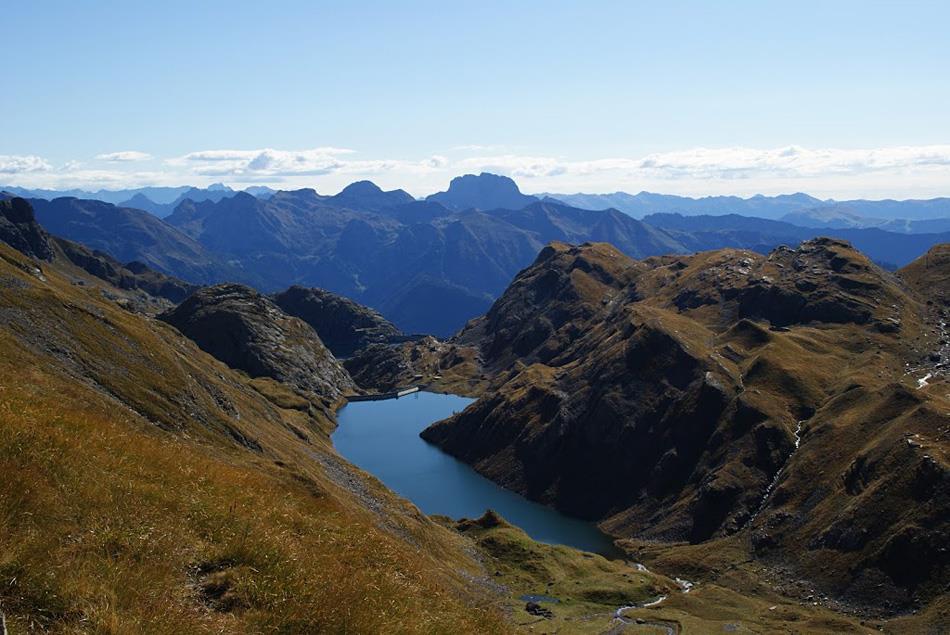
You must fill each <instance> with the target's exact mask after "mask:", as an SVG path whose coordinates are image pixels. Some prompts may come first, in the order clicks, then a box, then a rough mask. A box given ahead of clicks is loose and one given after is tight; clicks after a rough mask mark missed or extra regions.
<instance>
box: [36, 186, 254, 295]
mask: <svg viewBox="0 0 950 635" xmlns="http://www.w3.org/2000/svg"><path fill="white" fill-rule="evenodd" d="M31 203H32V205H33V207H34V210H35V212H36V218H37V220H38V221H39V222H40V224H42V225H43V227H44V228H46V229H47V230H48V231H49V232H50V233H52V234H54V235H56V236H61V237H63V238H67V239H69V240H72V241H75V242H78V243H81V244H83V245H85V246H86V247H89V248H90V249H95V250H98V251H102V252H105V253H107V254H109V255H110V256H112V257H113V258H115V259H116V260H118V261H120V262H129V261H133V260H135V261H139V262H142V263H144V264H146V265H148V266H149V267H151V268H153V269H156V270H158V271H161V272H163V273H166V274H168V275H173V276H176V277H179V278H182V279H184V280H188V281H189V282H194V283H197V284H207V283H212V282H216V281H219V280H221V279H231V280H239V281H240V280H245V279H246V278H245V277H244V275H243V274H242V273H241V272H240V271H238V270H236V269H234V268H233V267H231V266H228V265H227V264H225V263H223V262H222V261H221V260H220V259H219V258H218V257H217V256H216V255H214V254H212V253H210V252H209V251H208V250H207V249H206V248H205V247H203V246H202V245H200V244H199V243H197V242H196V241H194V240H193V239H191V238H189V237H188V236H186V235H184V234H183V233H182V232H180V231H178V230H177V229H175V228H174V227H171V226H169V225H168V224H166V223H164V222H163V221H162V220H160V219H158V218H156V217H155V216H153V215H151V214H149V213H148V212H144V211H142V210H137V209H131V208H125V207H116V206H115V205H112V204H110V203H103V202H102V201H92V200H82V199H75V198H58V199H54V200H52V201H46V200H43V199H32V201H31Z"/></svg>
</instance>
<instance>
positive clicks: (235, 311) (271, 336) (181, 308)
mask: <svg viewBox="0 0 950 635" xmlns="http://www.w3.org/2000/svg"><path fill="white" fill-rule="evenodd" d="M159 317H160V319H162V320H164V321H166V322H168V323H169V324H171V325H172V326H174V327H175V328H177V329H178V330H179V331H181V332H182V334H184V335H185V336H187V337H189V338H190V339H192V340H194V341H195V343H196V344H198V346H199V347H201V349H202V350H204V351H205V352H207V353H210V354H211V355H213V356H214V357H217V358H218V359H219V360H221V361H222V362H224V363H225V364H227V365H228V366H230V367H232V368H237V369H240V370H243V371H245V372H246V373H247V374H248V375H250V376H251V377H270V378H272V379H276V380H277V381H280V382H283V383H286V384H290V385H292V386H294V387H296V388H298V389H299V390H302V391H304V392H310V393H315V394H316V395H318V396H320V397H323V398H325V399H326V400H328V401H330V402H332V401H335V400H336V399H338V398H339V397H340V396H341V395H343V394H344V393H347V392H350V391H352V390H353V389H354V388H355V386H354V384H353V380H352V379H350V376H349V374H348V373H347V372H346V371H345V370H344V369H343V367H342V366H340V364H339V362H337V360H336V358H334V357H333V354H332V353H331V352H330V351H329V350H328V349H327V348H326V346H324V345H323V342H321V341H320V338H319V337H318V336H317V333H316V332H315V331H314V330H313V329H312V328H311V327H310V326H309V325H307V324H306V323H305V322H303V321H302V320H300V319H299V318H295V317H291V316H289V315H287V314H286V313H284V312H283V311H281V310H280V308H278V307H277V306H276V305H275V304H274V303H273V302H272V301H271V300H269V299H268V298H266V297H264V296H263V295H261V294H259V293H258V292H256V291H254V290H253V289H251V288H250V287H245V286H243V285H237V284H222V285H216V286H213V287H205V288H203V289H200V290H199V291H197V292H196V293H194V294H193V295H191V296H190V297H189V298H188V299H186V300H185V301H184V302H182V303H181V304H180V305H178V306H177V307H176V308H175V309H173V310H171V311H168V312H166V313H164V314H162V315H161V316H159Z"/></svg>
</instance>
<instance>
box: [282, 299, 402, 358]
mask: <svg viewBox="0 0 950 635" xmlns="http://www.w3.org/2000/svg"><path fill="white" fill-rule="evenodd" d="M271 297H272V299H273V300H274V302H275V303H276V304H277V306H279V307H280V308H281V309H283V310H284V313H287V314H288V315H293V316H295V317H299V318H300V319H301V320H303V321H304V322H306V323H307V324H309V325H310V326H312V327H313V330H315V331H316V332H317V335H319V336H320V340H321V341H322V342H323V343H324V344H325V345H326V346H327V348H329V349H330V350H331V351H332V352H333V354H334V355H335V356H337V357H349V356H350V355H352V354H353V353H354V352H356V351H358V350H360V349H361V348H365V347H366V346H369V345H370V344H388V343H390V342H394V341H397V340H399V339H401V338H403V337H404V336H403V334H402V332H401V331H400V330H399V329H397V328H396V327H395V326H393V324H392V323H391V322H389V321H388V320H387V319H386V318H384V317H383V316H382V315H380V314H379V313H378V312H376V311H374V310H373V309H370V308H367V307H365V306H363V305H361V304H358V303H356V302H353V301H352V300H350V299H348V298H344V297H343V296H340V295H337V294H335V293H330V292H329V291H325V290H324V289H314V288H305V287H300V286H293V287H290V288H289V289H287V290H286V291H281V292H280V293H275V294H274V295H273V296H271Z"/></svg>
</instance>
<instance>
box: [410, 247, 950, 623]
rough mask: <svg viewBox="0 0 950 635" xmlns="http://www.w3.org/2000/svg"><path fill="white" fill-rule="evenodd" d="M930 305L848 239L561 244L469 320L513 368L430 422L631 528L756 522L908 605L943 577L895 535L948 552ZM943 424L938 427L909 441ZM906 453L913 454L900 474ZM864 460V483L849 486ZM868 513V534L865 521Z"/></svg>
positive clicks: (465, 335)
mask: <svg viewBox="0 0 950 635" xmlns="http://www.w3.org/2000/svg"><path fill="white" fill-rule="evenodd" d="M924 307H925V303H924V302H923V299H922V298H921V297H920V296H919V295H918V294H917V293H916V292H915V291H914V290H913V289H910V288H908V287H906V286H905V285H904V284H902V283H901V281H900V280H899V279H898V278H897V277H896V276H893V275H891V274H888V273H886V272H884V271H882V270H880V269H879V268H877V267H876V266H874V265H873V264H872V263H871V262H870V261H868V260H867V258H865V257H864V256H863V255H861V254H860V253H858V252H857V251H855V250H853V249H852V248H851V247H850V245H848V244H847V243H843V242H841V241H836V240H829V239H817V240H814V241H808V242H806V243H803V244H802V245H801V246H800V247H799V248H798V249H788V248H780V249H777V250H775V251H773V252H772V253H771V254H769V255H768V256H761V255H757V254H754V253H751V252H745V251H736V250H723V251H718V252H706V253H700V254H696V255H694V256H675V257H662V258H653V259H648V260H645V261H639V262H638V261H633V260H630V259H628V258H626V257H624V256H622V255H621V254H619V253H617V252H615V251H614V250H612V249H611V248H609V247H608V246H605V245H582V246H580V247H567V246H564V245H552V246H550V247H548V248H547V249H546V250H545V251H544V252H542V253H541V255H540V256H539V257H538V259H537V261H536V262H535V263H534V265H532V266H531V267H529V268H528V269H526V270H525V271H523V272H522V273H521V274H519V276H518V278H517V279H516V280H515V281H514V282H513V283H512V285H511V287H510V288H509V289H508V291H506V293H505V294H504V295H503V296H502V297H501V298H499V300H498V301H497V302H496V303H495V305H494V306H493V307H492V310H491V311H490V312H489V313H488V315H487V316H486V317H485V318H483V319H480V320H477V321H475V322H473V323H472V324H470V325H469V327H468V328H467V329H466V330H465V331H463V332H462V333H461V334H460V335H459V336H458V338H457V339H458V341H460V342H466V343H468V344H470V345H475V346H478V347H480V350H481V352H482V355H483V358H484V363H485V364H486V366H488V367H489V368H491V369H492V370H493V371H494V372H495V373H496V376H497V377H499V379H498V381H497V383H496V385H495V386H493V389H492V390H490V391H489V392H488V393H487V394H486V395H485V396H484V397H483V398H481V399H480V400H479V401H477V402H475V403H474V404H472V405H471V406H470V407H469V408H467V409H466V410H465V411H464V412H462V413H460V414H459V415H457V416H455V417H453V418H451V419H448V420H446V421H443V422H440V423H437V424H435V425H433V426H431V427H430V428H428V429H427V430H426V431H424V432H423V437H424V438H425V439H427V440H429V441H430V442H433V443H436V444H437V445H439V446H440V447H442V448H443V449H445V450H447V451H448V452H450V453H452V454H454V455H456V456H458V457H460V458H462V459H463V460H465V461H467V462H469V463H471V464H472V465H474V466H475V467H476V468H477V469H478V470H479V471H481V472H482V473H483V474H485V475H487V476H489V477H490V478H492V479H494V480H495V481H497V482H499V483H501V484H503V485H505V486H507V487H509V488H511V489H514V490H516V491H519V492H522V493H524V494H526V495H528V496H530V497H532V498H534V499H537V500H540V501H543V502H545V503H548V504H551V505H553V506H556V507H558V508H560V509H563V510H565V511H568V512H571V513H573V514H577V515H580V516H583V517H587V518H591V519H596V520H599V521H601V523H602V525H603V526H604V527H605V528H607V529H609V530H610V531H612V532H614V533H616V534H618V535H622V536H631V537H632V536H636V537H639V538H646V539H660V540H671V541H682V540H686V541H689V542H691V543H700V542H704V541H707V540H711V539H715V538H717V537H722V536H728V535H732V534H735V533H736V532H739V531H740V530H748V531H750V532H751V534H752V536H753V543H754V545H755V549H756V550H757V551H756V553H757V554H759V555H760V556H761V557H763V558H776V559H778V560H785V561H791V562H795V563H800V564H801V566H802V568H803V570H804V571H805V574H806V575H808V576H809V577H811V578H812V579H814V580H817V583H819V584H822V583H823V584H826V585H827V586H828V588H833V589H836V590H837V592H839V593H841V594H843V595H848V594H850V595H851V596H853V597H854V598H856V599H858V600H861V599H863V600H865V601H870V599H871V598H872V597H873V592H872V586H873V585H876V584H882V585H883V586H880V587H877V589H878V591H881V589H883V588H885V587H886V589H887V592H888V593H889V595H888V600H889V601H890V602H891V607H892V608H896V607H898V606H901V605H903V606H906V605H907V603H908V602H910V601H911V598H912V597H914V596H915V594H920V595H919V597H923V596H926V595H927V593H928V591H927V589H933V588H934V583H938V582H939V581H940V580H942V579H944V578H945V576H946V572H945V568H943V565H942V564H934V565H931V566H929V567H911V569H912V570H913V571H914V572H915V573H913V574H911V573H910V572H909V571H905V569H906V568H907V567H906V566H905V565H901V564H899V563H900V562H901V556H898V555H897V554H906V553H909V552H911V551H913V552H914V553H915V557H916V558H925V559H927V560H928V562H934V563H939V562H943V560H942V558H944V556H943V555H942V552H941V551H940V549H939V548H938V547H937V543H936V541H935V537H934V535H933V533H932V532H933V531H934V530H932V529H930V528H931V527H934V526H938V527H941V529H939V530H938V531H945V530H946V529H947V526H946V525H947V523H946V518H947V516H946V512H947V502H946V501H947V496H946V492H945V491H943V490H941V489H940V488H945V483H946V482H947V478H948V470H947V465H948V463H947V460H946V455H945V450H946V438H945V435H946V432H945V431H944V432H943V433H942V434H943V435H944V438H943V439H942V441H937V440H936V437H934V434H935V432H934V428H937V429H940V425H941V424H940V423H938V421H942V423H943V426H944V427H945V426H946V416H945V414H941V413H946V412H947V410H946V407H947V405H948V403H947V400H946V396H945V395H943V394H942V391H939V390H935V389H934V390H922V391H917V390H915V383H916V382H915V381H914V378H915V377H914V376H910V377H908V376H906V375H905V373H906V371H907V368H908V366H907V365H908V364H910V365H911V366H912V367H913V368H914V369H915V370H914V372H918V371H917V370H916V369H917V368H918V367H917V366H914V364H917V363H920V362H921V360H928V359H930V358H929V357H928V356H927V347H928V346H931V345H932V342H930V340H932V339H933V338H934V329H935V327H934V326H933V325H932V324H931V323H930V320H931V317H930V316H929V314H928V313H927V311H925V310H924ZM519 360H520V361H519ZM931 366H933V364H931ZM924 370H925V369H923V368H921V369H920V371H919V372H920V374H923V372H924ZM872 412H880V413H886V414H879V415H877V416H876V417H871V413H872ZM875 421H876V423H874V422H875ZM924 431H928V432H927V433H926V434H927V437H926V438H927V439H930V443H929V444H928V443H927V442H924V441H921V442H920V444H919V445H918V446H913V445H909V444H908V442H906V441H905V438H908V439H911V440H912V441H913V439H914V438H915V437H914V436H913V435H917V434H919V435H923V434H924V433H925V432H924ZM937 436H938V437H939V436H940V435H939V434H938V435H937ZM915 442H916V441H915ZM923 448H926V449H923ZM938 450H939V451H938ZM872 456H873V457H875V458H874V459H871V458H870V457H872ZM862 457H864V458H862ZM872 464H873V465H874V468H873V469H872V468H869V467H867V466H869V465H872ZM901 465H903V466H904V469H905V470H909V474H910V475H907V474H905V475H904V476H903V477H902V478H899V479H894V478H890V479H888V477H887V476H886V475H887V473H888V471H887V470H888V469H898V466H901ZM849 474H850V475H851V476H849ZM914 475H917V476H914ZM865 478H867V479H870V482H871V483H873V485H870V486H868V485H867V483H866V482H865V481H864V480H863V479H865ZM855 479H857V482H859V483H861V485H860V488H865V487H867V489H861V491H862V492H864V493H854V494H852V493H849V487H848V486H847V485H846V483H847V482H849V481H855ZM856 487H859V486H851V487H850V490H851V491H853V492H857V490H856V489H855V488H856ZM941 492H943V493H941ZM915 496H916V497H917V498H916V499H915V498H914V497H915ZM907 500H926V501H928V503H927V504H926V505H921V506H915V507H914V508H913V509H908V508H907V506H906V504H905V503H906V501H907ZM940 514H944V517H943V520H940ZM862 519H863V521H862ZM871 519H875V520H874V522H871ZM857 525H860V526H861V527H862V529H861V530H858V531H859V534H860V538H856V537H854V536H852V535H851V534H850V533H849V532H850V531H851V530H846V528H847V527H852V526H857ZM830 527H831V528H833V527H838V530H837V531H835V530H831V531H830V533H828V531H827V530H828V528H830ZM911 545H912V546H913V547H911ZM783 550H784V551H783ZM792 554H794V555H792ZM829 557H831V558H836V559H837V562H838V565H839V566H838V568H837V573H835V574H832V573H830V572H828V571H824V570H823V565H822V562H823V560H825V559H827V558H829ZM849 571H851V572H854V571H860V572H866V573H861V575H859V576H857V577H855V578H854V579H852V580H850V581H849V580H845V579H843V578H844V577H847V575H848V573H847V572H849ZM835 576H837V577H835ZM872 580H873V583H872V582H871V581H872ZM925 582H926V584H925Z"/></svg>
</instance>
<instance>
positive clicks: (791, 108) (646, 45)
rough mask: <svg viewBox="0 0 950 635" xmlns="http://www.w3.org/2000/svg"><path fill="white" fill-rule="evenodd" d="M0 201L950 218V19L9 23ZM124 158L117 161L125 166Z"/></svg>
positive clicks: (491, 7)
mask: <svg viewBox="0 0 950 635" xmlns="http://www.w3.org/2000/svg"><path fill="white" fill-rule="evenodd" d="M2 14H3V23H4V29H3V49H4V55H3V58H2V61H0V71H2V76H3V78H4V85H5V90H6V95H5V98H4V99H2V100H0V183H5V184H10V185H27V186H57V187H65V186H77V185H81V186H85V187H100V186H101V187H107V188H118V187H123V186H127V185H143V184H153V183H154V184H159V183H160V184H181V183H196V184H206V183H210V182H213V181H224V182H226V183H229V184H232V185H235V186H243V185H248V184H253V183H265V184H270V185H273V186H275V187H300V186H305V185H306V186H313V187H316V188H317V189H318V190H320V191H334V190H336V189H339V187H342V185H344V184H346V183H347V182H349V181H352V180H356V179H358V178H371V179H372V180H374V181H376V182H378V183H380V184H382V185H384V186H388V187H403V188H405V189H407V190H409V191H410V192H412V193H413V194H425V193H428V192H431V191H435V190H437V189H443V188H444V186H445V185H446V183H447V182H448V179H449V178H450V177H451V176H452V175H454V174H458V173H462V172H471V171H477V170H480V169H488V170H491V171H496V172H502V173H507V174H511V175H512V176H514V177H515V178H516V179H517V180H518V181H519V183H520V184H521V185H522V187H523V189H525V190H527V191H532V192H537V191H545V190H547V191H561V192H565V191H579V190H581V191H601V192H604V191H614V190H628V191H639V190H641V189H650V190H654V191H663V192H672V193H686V194H718V193H737V194H752V193H756V192H765V193H778V192H788V191H798V190H805V191H809V192H813V193H815V194H817V195H823V196H835V197H838V198H843V197H846V196H868V197H872V198H881V197H885V196H898V197H911V196H921V197H923V196H935V195H940V194H944V195H950V71H948V70H947V69H948V68H950V37H948V26H947V25H948V24H950V2H943V1H931V2H870V1H863V2H849V1H835V2H829V1H825V2H801V1H798V2H781V3H780V2H728V1H718V2H712V1H710V2H662V3H660V2H570V3H568V2H550V1H549V2H491V1H488V2H486V1H483V2H478V3H468V2H355V1H354V2H271V3H266V4H265V3H241V2H181V3H177V2H163V3H151V2H150V3H145V2H140V3H138V2H137V3H133V2H82V3H76V2H44V1H41V0H38V1H36V2H4V6H3V11H2ZM117 153H121V154H117Z"/></svg>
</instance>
